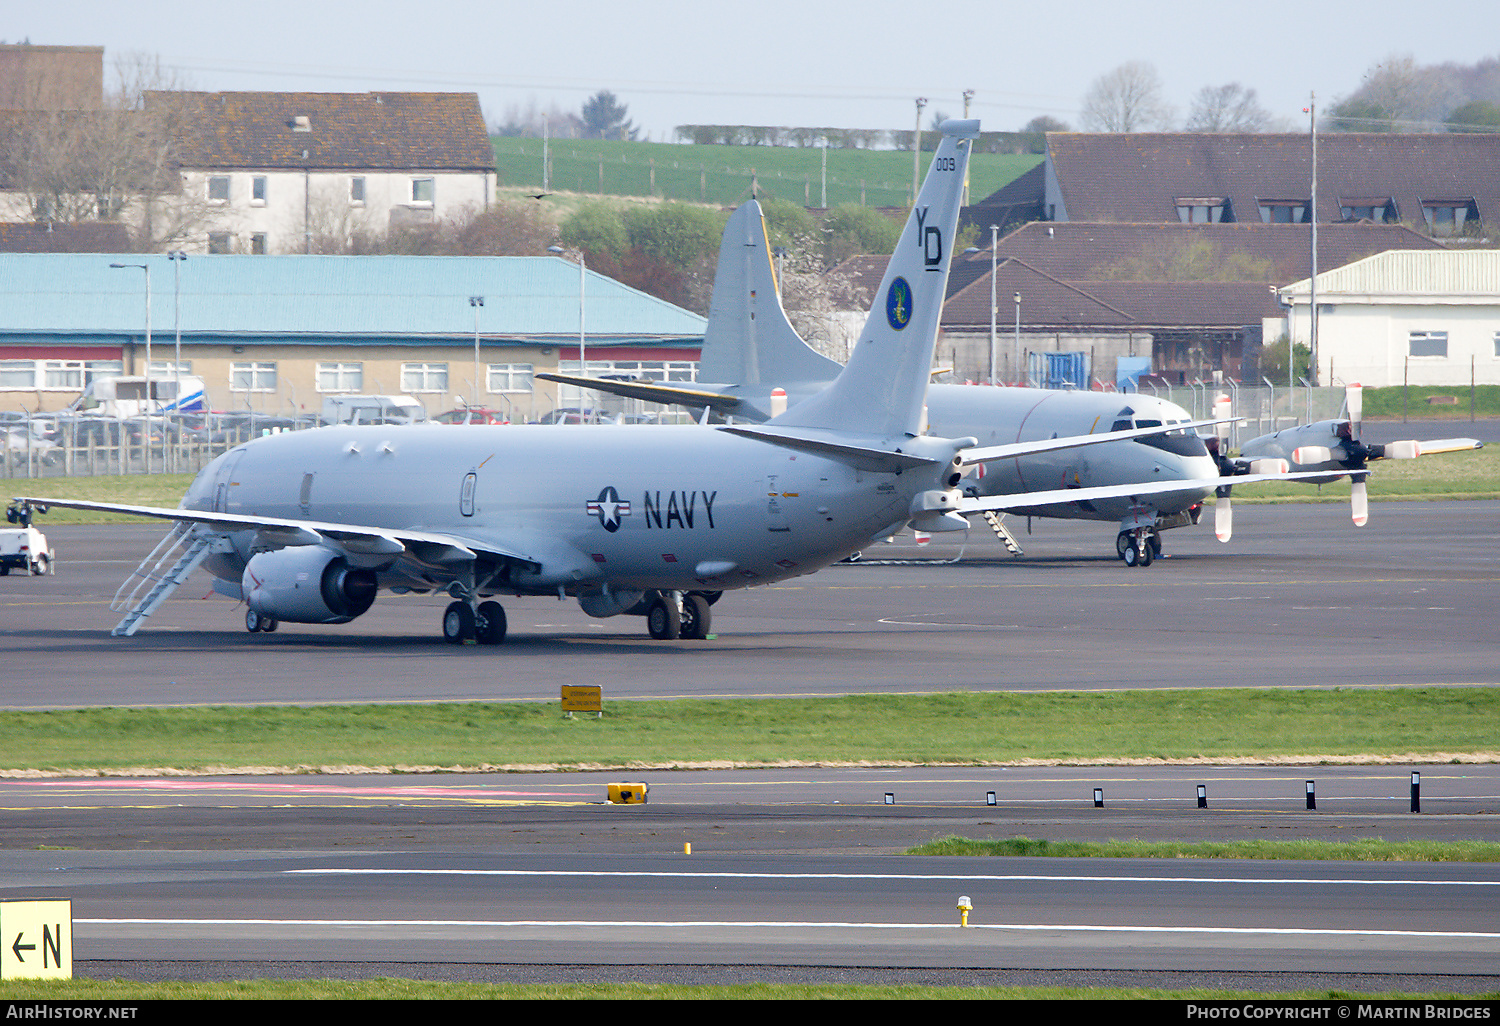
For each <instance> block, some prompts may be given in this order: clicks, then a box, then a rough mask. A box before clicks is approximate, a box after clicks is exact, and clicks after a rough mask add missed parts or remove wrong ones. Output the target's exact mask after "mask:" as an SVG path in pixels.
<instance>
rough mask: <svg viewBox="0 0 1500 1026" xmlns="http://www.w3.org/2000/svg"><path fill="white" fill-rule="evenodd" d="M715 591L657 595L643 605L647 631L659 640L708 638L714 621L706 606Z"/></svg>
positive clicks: (712, 600)
mask: <svg viewBox="0 0 1500 1026" xmlns="http://www.w3.org/2000/svg"><path fill="white" fill-rule="evenodd" d="M718 597H719V593H718V592H697V591H689V592H680V591H668V592H658V593H656V595H655V596H654V597H652V598H651V599H649V600H648V603H647V606H646V630H647V632H648V633H649V634H650V635H651V636H652V637H653V638H655V639H656V640H658V641H671V640H673V639H674V638H695V639H699V640H702V639H703V638H706V637H708V633H709V628H710V626H711V624H712V622H713V614H712V612H711V611H710V609H709V607H710V606H712V605H713V603H714V602H715V601H716V600H717V599H718Z"/></svg>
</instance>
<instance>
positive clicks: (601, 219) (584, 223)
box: [561, 202, 630, 260]
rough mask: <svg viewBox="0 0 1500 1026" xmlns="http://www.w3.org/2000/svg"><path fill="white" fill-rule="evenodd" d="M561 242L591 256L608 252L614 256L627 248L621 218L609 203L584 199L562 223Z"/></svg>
mask: <svg viewBox="0 0 1500 1026" xmlns="http://www.w3.org/2000/svg"><path fill="white" fill-rule="evenodd" d="M561 236H562V244H563V245H564V246H572V247H573V248H574V249H581V250H583V251H584V252H585V253H587V254H589V256H590V257H591V258H593V257H597V256H600V255H602V254H605V253H608V254H610V255H611V256H612V257H614V259H616V260H618V259H620V258H621V257H623V256H624V255H625V253H626V252H627V251H628V250H629V249H630V240H629V239H628V238H626V236H625V219H624V217H623V216H622V215H621V213H620V208H619V207H618V206H617V205H615V204H612V203H603V202H595V203H585V204H583V205H582V206H580V207H579V208H578V209H577V210H575V211H574V212H573V213H572V214H570V215H569V216H568V217H567V219H566V220H564V221H563V223H562V232H561Z"/></svg>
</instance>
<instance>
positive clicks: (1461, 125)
mask: <svg viewBox="0 0 1500 1026" xmlns="http://www.w3.org/2000/svg"><path fill="white" fill-rule="evenodd" d="M1447 124H1448V131H1450V132H1500V104H1496V103H1491V102H1490V101H1488V100H1470V101H1469V102H1468V103H1466V104H1464V105H1463V106H1462V107H1455V108H1453V110H1451V111H1449V113H1448V119H1447Z"/></svg>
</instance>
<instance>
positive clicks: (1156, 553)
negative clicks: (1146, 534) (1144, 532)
mask: <svg viewBox="0 0 1500 1026" xmlns="http://www.w3.org/2000/svg"><path fill="white" fill-rule="evenodd" d="M1151 558H1152V559H1160V558H1161V532H1160V531H1152V532H1151Z"/></svg>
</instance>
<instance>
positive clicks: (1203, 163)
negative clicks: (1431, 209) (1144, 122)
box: [997, 132, 1500, 225]
mask: <svg viewBox="0 0 1500 1026" xmlns="http://www.w3.org/2000/svg"><path fill="white" fill-rule="evenodd" d="M1047 162H1048V165H1049V167H1050V170H1051V172H1052V174H1053V176H1055V180H1056V182H1057V183H1058V188H1059V190H1060V194H1061V195H1060V199H1061V204H1060V205H1059V209H1057V210H1056V211H1055V212H1054V216H1055V217H1056V218H1057V219H1058V220H1069V221H1125V222H1146V221H1176V220H1178V216H1177V209H1176V208H1177V200H1178V198H1179V197H1206V196H1223V197H1228V198H1229V199H1230V200H1231V201H1232V203H1233V205H1234V212H1235V218H1236V220H1238V221H1241V222H1258V221H1260V219H1261V217H1260V210H1259V202H1258V201H1259V200H1272V199H1282V200H1294V199H1303V200H1305V199H1307V198H1308V195H1309V187H1310V178H1311V170H1312V166H1311V156H1310V144H1309V139H1308V136H1307V135H1306V134H1305V133H1288V134H1254V135H1213V134H1199V133H1130V134H1126V133H1104V134H1089V133H1080V132H1049V133H1048V134H1047ZM1003 191H1004V190H1002V192H1003ZM997 195H998V194H997ZM1373 197H1390V198H1393V199H1395V201H1396V203H1397V207H1398V214H1399V220H1401V221H1403V222H1407V223H1410V224H1417V225H1421V224H1422V223H1423V216H1422V200H1434V199H1464V198H1471V199H1473V200H1475V201H1476V203H1477V205H1478V207H1479V217H1480V219H1481V220H1485V221H1489V222H1491V223H1497V222H1500V134H1476V135H1458V134H1448V133H1442V134H1404V133H1400V134H1397V133H1390V134H1387V133H1380V134H1375V133H1345V132H1329V133H1321V134H1319V136H1318V220H1319V222H1320V223H1322V222H1325V221H1329V222H1331V221H1337V220H1339V219H1340V218H1341V213H1340V210H1339V206H1340V200H1341V199H1343V200H1346V201H1347V200H1349V199H1359V198H1364V199H1369V198H1373Z"/></svg>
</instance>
